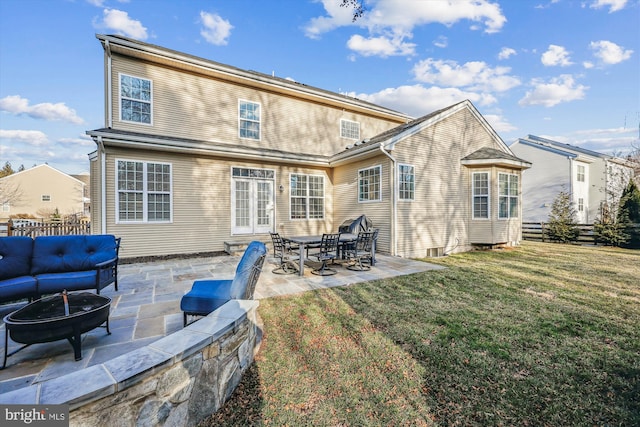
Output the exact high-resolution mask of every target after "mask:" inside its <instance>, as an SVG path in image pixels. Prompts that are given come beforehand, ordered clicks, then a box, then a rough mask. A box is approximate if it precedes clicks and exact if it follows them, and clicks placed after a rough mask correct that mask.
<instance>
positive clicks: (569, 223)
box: [547, 190, 580, 243]
mask: <svg viewBox="0 0 640 427" xmlns="http://www.w3.org/2000/svg"><path fill="white" fill-rule="evenodd" d="M547 234H548V235H549V237H550V238H551V239H552V240H556V241H558V242H561V243H569V242H572V241H575V240H576V239H577V238H578V235H579V234H580V230H579V229H578V226H577V221H576V211H575V209H574V207H573V202H572V201H571V195H570V194H569V193H567V192H566V191H564V190H563V191H561V192H560V193H558V195H557V196H556V198H555V199H554V200H553V203H552V204H551V212H550V213H549V221H548V223H547Z"/></svg>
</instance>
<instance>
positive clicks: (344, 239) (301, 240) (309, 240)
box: [283, 233, 358, 276]
mask: <svg viewBox="0 0 640 427" xmlns="http://www.w3.org/2000/svg"><path fill="white" fill-rule="evenodd" d="M357 239H358V235H357V234H351V233H341V234H340V245H344V244H345V243H350V242H355V241H356V240H357ZM283 240H285V241H287V242H290V243H295V244H297V245H298V246H299V248H300V269H299V271H298V275H299V276H304V260H305V254H306V249H305V248H307V247H311V246H317V245H319V244H320V243H321V242H322V234H318V235H312V236H293V237H283ZM339 252H340V247H338V253H337V254H336V256H338V255H339Z"/></svg>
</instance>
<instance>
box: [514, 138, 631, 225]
mask: <svg viewBox="0 0 640 427" xmlns="http://www.w3.org/2000/svg"><path fill="white" fill-rule="evenodd" d="M509 148H510V149H511V151H513V153H514V154H515V155H517V156H520V157H523V158H525V159H527V160H528V161H530V162H531V163H532V166H531V168H530V169H528V170H527V171H525V172H524V174H523V175H524V183H523V187H522V197H523V201H522V204H523V221H530V222H545V221H547V220H548V218H549V213H550V212H551V204H552V203H553V200H554V199H555V198H556V196H557V195H558V193H560V192H561V191H565V192H568V193H569V194H570V195H571V200H572V201H573V206H574V209H575V211H576V213H577V218H576V219H577V221H578V222H579V223H582V224H591V223H593V222H594V221H595V220H596V219H597V218H598V216H599V215H600V213H601V209H602V205H603V203H605V202H606V203H609V204H616V203H618V201H619V200H620V195H621V194H622V190H623V189H624V187H625V186H626V185H627V184H628V182H629V180H630V179H631V177H632V176H633V169H632V168H631V167H630V166H629V165H627V163H626V162H625V161H624V160H623V159H619V158H616V157H613V156H608V155H606V154H602V153H598V152H595V151H591V150H587V149H584V148H580V147H575V146H572V145H569V144H563V143H560V142H557V141H552V140H549V139H545V138H540V137H537V136H534V135H528V136H527V137H525V138H520V139H518V140H516V141H515V142H514V143H512V144H511V145H510V147H509Z"/></svg>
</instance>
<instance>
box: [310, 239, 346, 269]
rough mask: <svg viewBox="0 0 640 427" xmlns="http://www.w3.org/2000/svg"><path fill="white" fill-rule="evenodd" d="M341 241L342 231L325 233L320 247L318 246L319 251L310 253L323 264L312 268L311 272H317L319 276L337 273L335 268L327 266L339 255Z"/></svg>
mask: <svg viewBox="0 0 640 427" xmlns="http://www.w3.org/2000/svg"><path fill="white" fill-rule="evenodd" d="M339 242H340V233H335V234H326V233H325V234H323V235H322V241H321V242H320V247H319V248H318V252H315V253H312V254H309V256H310V257H315V258H317V259H318V261H320V262H321V263H322V264H321V265H320V267H318V268H315V269H313V270H311V273H313V274H317V275H318V276H330V275H333V274H336V273H337V271H336V270H335V269H333V268H329V267H327V263H328V262H329V261H331V262H332V263H333V261H334V260H335V259H336V257H337V253H338V243H339Z"/></svg>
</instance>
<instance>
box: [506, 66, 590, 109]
mask: <svg viewBox="0 0 640 427" xmlns="http://www.w3.org/2000/svg"><path fill="white" fill-rule="evenodd" d="M531 84H532V85H533V86H534V88H533V90H531V91H527V93H526V94H525V96H524V98H522V99H521V100H520V101H518V104H519V105H522V106H527V105H543V106H545V107H553V106H554V105H557V104H560V103H562V102H570V101H575V100H577V99H583V98H584V96H585V93H586V91H587V89H589V88H588V87H587V86H584V85H580V84H576V82H575V81H574V79H573V76H571V75H569V74H563V75H561V76H559V77H555V78H552V79H551V80H550V81H549V82H548V83H545V82H543V81H541V80H539V79H533V80H532V82H531Z"/></svg>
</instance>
